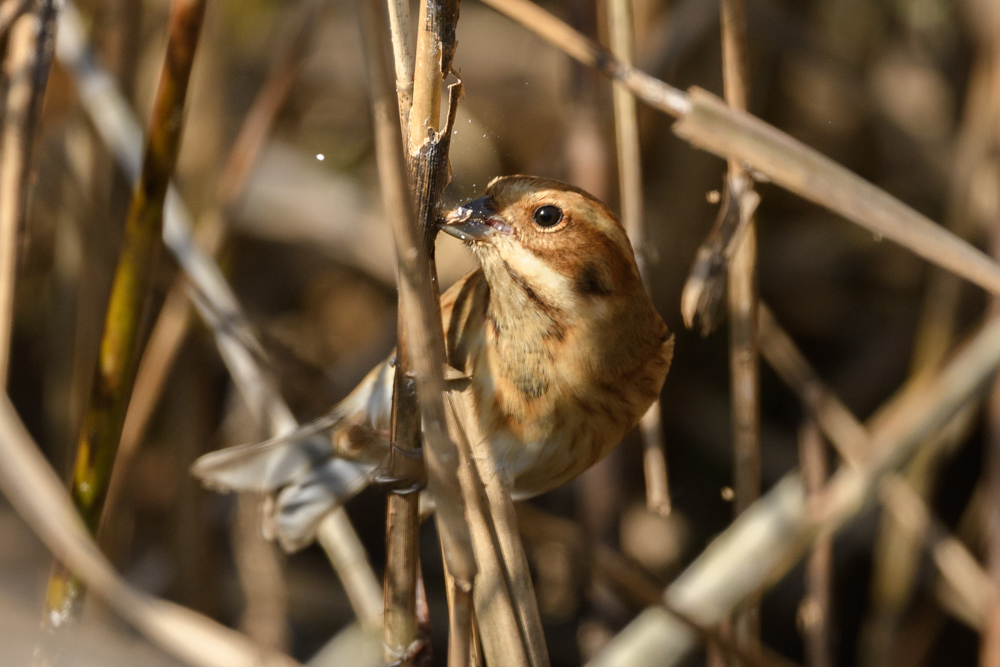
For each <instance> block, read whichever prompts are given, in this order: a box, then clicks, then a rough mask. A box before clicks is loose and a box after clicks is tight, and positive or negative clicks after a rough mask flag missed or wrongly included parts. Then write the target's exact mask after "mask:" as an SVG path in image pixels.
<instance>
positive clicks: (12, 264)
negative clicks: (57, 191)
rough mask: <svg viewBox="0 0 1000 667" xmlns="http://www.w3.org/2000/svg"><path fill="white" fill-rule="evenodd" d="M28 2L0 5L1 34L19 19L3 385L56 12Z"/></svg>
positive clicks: (11, 108) (7, 117)
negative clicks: (18, 266)
mask: <svg viewBox="0 0 1000 667" xmlns="http://www.w3.org/2000/svg"><path fill="white" fill-rule="evenodd" d="M28 4H29V3H26V2H20V3H16V2H10V1H9V2H7V3H5V4H4V5H2V6H0V33H3V32H5V29H4V24H3V21H4V20H6V21H7V25H8V26H9V25H11V24H12V23H11V22H13V21H14V19H15V18H17V17H19V18H17V20H16V22H13V27H12V28H11V31H10V39H9V43H8V45H7V57H6V58H5V59H4V66H3V69H4V76H5V77H6V85H7V97H6V100H5V101H4V111H3V128H2V130H0V132H2V134H0V142H2V143H0V146H2V153H0V384H2V385H3V386H5V387H6V385H7V374H8V371H9V366H10V343H11V332H12V330H13V326H14V284H15V279H16V275H17V257H18V248H20V246H21V243H20V240H19V236H20V233H21V230H22V228H23V227H24V221H25V217H26V215H27V208H28V190H29V187H28V182H29V178H28V175H29V172H30V170H31V157H32V152H33V151H32V148H33V145H34V138H35V129H36V127H37V125H38V118H39V116H40V115H41V112H42V96H43V95H44V93H45V86H46V83H47V82H48V79H49V67H50V66H51V64H52V31H53V30H54V29H55V20H56V13H57V11H58V7H57V3H56V2H55V0H44V1H43V2H39V3H37V8H36V9H35V10H34V11H33V12H30V13H24V12H25V11H26V10H27V8H28ZM4 9H7V10H8V12H9V13H7V14H5V13H4V11H3V10H4Z"/></svg>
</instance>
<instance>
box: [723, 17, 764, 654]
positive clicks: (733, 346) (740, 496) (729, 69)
mask: <svg viewBox="0 0 1000 667" xmlns="http://www.w3.org/2000/svg"><path fill="white" fill-rule="evenodd" d="M721 19H722V82H723V88H724V91H725V98H726V102H728V103H729V106H731V107H732V108H734V109H737V110H739V111H746V109H747V89H748V87H749V81H748V76H747V60H748V56H747V26H746V5H745V4H744V0H722V12H721ZM728 167H729V169H728V180H729V188H730V189H731V190H732V193H731V194H732V197H733V200H734V201H735V202H738V203H739V204H740V209H742V208H743V202H744V201H746V199H747V196H748V194H749V193H750V192H751V191H752V188H753V184H752V182H751V180H750V178H749V175H748V174H747V173H746V172H745V171H744V170H743V167H742V166H741V165H740V163H739V162H738V161H737V160H734V159H730V160H729V161H728ZM745 216H746V218H745V220H743V221H741V222H743V223H744V228H743V233H742V234H741V235H740V238H739V240H738V241H737V246H736V249H735V252H734V253H733V257H732V260H731V261H730V264H729V291H728V294H729V373H730V382H731V386H732V392H731V395H732V410H733V417H732V420H733V422H732V425H733V491H734V496H733V513H734V515H735V516H739V515H740V514H741V513H742V512H744V511H745V510H746V508H748V507H749V506H750V505H751V504H752V503H753V502H754V501H755V500H757V498H758V497H760V489H761V469H760V359H759V354H758V349H757V230H756V225H755V224H754V221H753V217H752V212H746V213H745ZM759 634H760V602H759V600H751V601H749V602H748V604H746V605H745V606H741V608H740V609H739V610H738V611H737V613H736V614H735V615H734V617H733V637H734V639H735V640H736V643H737V644H739V643H741V642H746V641H748V640H749V639H751V638H756V637H757V636H758V635H759Z"/></svg>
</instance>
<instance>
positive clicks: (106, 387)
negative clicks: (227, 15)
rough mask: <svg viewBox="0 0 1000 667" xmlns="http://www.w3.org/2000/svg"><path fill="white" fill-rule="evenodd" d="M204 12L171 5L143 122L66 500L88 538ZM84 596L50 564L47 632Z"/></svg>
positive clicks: (132, 357) (129, 378)
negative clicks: (138, 169) (134, 181)
mask: <svg viewBox="0 0 1000 667" xmlns="http://www.w3.org/2000/svg"><path fill="white" fill-rule="evenodd" d="M204 13H205V0H174V2H173V4H172V5H171V11H170V18H169V28H168V30H169V38H168V44H167V55H166V59H165V61H164V65H163V69H162V71H161V75H160V83H159V90H158V92H157V96H156V101H155V103H154V106H153V113H152V117H151V119H150V123H149V131H148V134H147V140H146V154H145V157H144V160H143V167H142V173H141V175H140V179H139V183H138V185H137V186H136V188H135V191H134V193H133V197H132V204H131V206H130V209H129V214H128V219H127V221H126V223H125V234H124V239H123V241H122V249H121V254H120V255H119V258H118V266H117V268H116V270H115V278H114V283H113V285H112V289H111V298H110V301H109V303H108V310H107V315H106V318H105V323H104V334H103V336H102V340H101V348H100V353H99V356H98V362H97V371H96V375H95V379H94V385H93V389H92V391H91V396H90V402H89V404H88V408H87V412H86V415H85V417H84V425H83V428H82V430H81V433H80V439H79V441H78V444H77V456H76V463H75V464H74V467H73V481H72V486H71V495H72V498H73V502H74V504H75V506H76V508H77V510H78V511H79V512H80V515H81V516H82V517H83V519H84V522H85V523H86V525H87V527H88V528H89V529H90V530H91V531H92V532H94V531H96V529H97V526H98V523H99V521H100V517H101V511H102V509H103V506H104V499H105V497H106V494H107V490H108V483H109V481H110V478H111V469H112V465H113V462H114V459H115V453H116V451H117V449H118V441H119V438H120V436H121V430H122V425H123V422H124V420H125V408H126V406H127V404H128V399H129V396H130V395H131V391H132V385H133V382H134V380H135V373H136V367H137V365H138V361H139V355H140V352H141V341H142V334H143V332H142V323H143V317H144V312H145V311H146V309H147V305H148V304H147V302H148V298H149V292H150V287H151V284H152V280H153V274H154V270H153V268H154V267H155V264H156V259H157V256H158V255H159V251H160V247H161V245H162V238H163V204H164V201H165V199H166V194H167V188H168V186H169V183H170V178H171V176H172V175H173V172H174V168H175V166H176V162H177V154H178V152H179V150H180V139H181V131H182V129H183V123H182V122H180V119H181V118H182V117H183V112H184V102H185V99H186V97H187V89H188V82H189V80H190V76H191V67H192V65H193V63H194V54H195V49H196V46H197V43H198V35H199V33H200V30H201V24H202V19H203V17H204ZM84 593H85V591H84V586H83V584H82V583H81V582H80V580H79V579H77V578H76V577H74V576H73V574H72V573H71V572H70V571H69V570H68V569H66V568H65V567H63V566H62V565H61V564H59V563H56V565H55V566H54V568H53V572H52V575H51V577H50V579H49V587H48V593H47V596H46V613H45V619H44V623H45V624H46V625H47V627H49V628H50V629H52V630H55V629H57V628H59V627H61V626H63V625H64V624H65V623H67V622H68V621H72V620H75V619H77V618H79V615H80V611H81V609H82V603H83V597H84Z"/></svg>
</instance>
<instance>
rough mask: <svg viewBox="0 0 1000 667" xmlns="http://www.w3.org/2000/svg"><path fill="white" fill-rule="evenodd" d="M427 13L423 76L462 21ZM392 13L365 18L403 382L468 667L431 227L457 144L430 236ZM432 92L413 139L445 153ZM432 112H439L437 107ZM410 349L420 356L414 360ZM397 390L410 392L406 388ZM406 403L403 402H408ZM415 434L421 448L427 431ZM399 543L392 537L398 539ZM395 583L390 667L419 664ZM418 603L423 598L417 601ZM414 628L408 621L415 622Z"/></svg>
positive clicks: (464, 577)
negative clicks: (414, 407)
mask: <svg viewBox="0 0 1000 667" xmlns="http://www.w3.org/2000/svg"><path fill="white" fill-rule="evenodd" d="M423 9H424V13H422V17H424V18H422V21H421V36H420V37H419V39H418V53H422V54H424V55H423V56H418V59H417V71H420V70H421V68H422V67H429V66H430V64H426V65H421V64H420V63H421V58H422V57H423V58H424V59H426V58H429V57H430V56H429V55H427V54H430V53H431V50H430V49H431V47H430V46H427V45H426V44H425V47H424V49H423V50H421V48H420V44H421V43H422V42H426V41H427V40H430V41H434V40H437V47H438V50H437V53H438V54H440V48H441V42H440V39H441V37H440V35H436V36H435V35H434V34H433V30H434V29H435V27H436V26H435V25H434V24H433V23H430V22H429V21H430V20H431V19H434V18H437V19H438V20H443V21H448V20H452V21H453V20H454V17H451V18H450V19H449V17H446V16H442V15H440V14H437V15H436V16H435V15H432V12H435V11H437V10H439V9H440V8H436V9H432V8H431V6H430V5H427V4H425V6H424V8H423ZM383 12H384V10H383V8H382V6H381V4H380V3H377V2H366V3H365V4H364V5H363V9H362V19H363V27H364V35H365V50H366V57H367V62H368V74H369V79H370V87H371V91H372V112H373V118H374V126H375V144H376V155H377V158H378V167H379V179H380V182H381V185H382V193H383V201H384V205H385V210H386V212H387V214H388V216H389V219H390V221H391V222H392V226H393V237H394V239H395V242H396V255H397V257H398V259H399V295H400V322H401V325H402V327H401V328H402V333H403V337H401V341H403V340H405V341H406V346H405V347H404V346H402V345H401V346H400V347H399V349H398V353H397V358H398V366H397V371H396V377H397V378H399V377H405V376H406V374H407V373H408V372H409V369H410V368H411V367H412V369H413V374H414V376H415V384H416V390H417V396H416V398H418V399H419V400H418V404H419V408H420V415H419V416H420V420H419V422H418V429H419V428H420V426H419V425H422V428H423V435H424V439H425V441H426V443H427V447H426V448H425V449H424V461H425V463H426V467H427V479H428V485H429V488H430V491H431V493H433V494H434V499H435V510H436V511H435V517H436V519H437V526H438V533H439V535H440V539H441V549H442V552H443V555H444V561H445V564H446V567H447V569H448V573H449V575H450V577H451V579H452V581H453V583H454V586H455V589H454V590H453V592H452V593H453V595H454V604H453V613H452V618H451V626H450V627H451V629H452V631H453V634H452V635H451V636H450V637H449V649H448V664H449V666H450V667H467V665H468V664H469V656H470V643H469V642H470V639H471V634H472V624H471V621H472V611H471V608H470V604H471V595H470V594H471V592H472V587H473V582H474V580H475V577H476V563H475V558H474V556H473V551H472V542H471V538H470V537H469V532H468V526H467V524H466V521H465V501H464V499H463V497H462V490H461V487H460V485H459V481H458V468H459V452H458V449H457V447H456V446H455V443H454V442H453V441H452V440H451V438H450V436H449V433H448V420H447V416H446V413H445V408H444V391H445V383H444V375H443V369H444V366H445V360H446V354H445V347H444V332H443V329H442V326H441V317H440V307H439V305H438V299H437V293H436V289H435V286H434V280H433V278H432V275H433V273H432V270H433V264H432V262H431V259H430V253H429V251H428V246H429V245H430V242H432V241H433V238H434V232H436V229H433V228H432V231H431V232H429V231H428V227H430V226H432V225H434V223H435V222H436V219H435V218H436V205H437V196H439V195H440V186H443V181H441V180H439V179H440V178H441V176H440V175H439V174H438V173H435V172H436V170H440V168H441V166H442V164H441V163H442V162H443V163H446V162H447V148H448V143H447V139H445V140H444V142H443V152H441V153H439V154H437V156H436V158H437V159H436V160H434V161H431V162H428V163H427V164H426V165H425V168H424V170H423V174H422V177H423V178H427V177H431V178H433V180H434V181H435V183H434V185H433V186H432V187H431V188H430V189H429V191H428V194H429V195H430V196H429V197H428V198H426V199H422V200H420V201H419V202H418V204H419V206H420V208H421V210H420V211H419V213H420V214H422V217H423V219H422V221H421V222H423V223H424V224H423V229H418V226H417V216H416V214H415V212H414V208H413V205H412V200H411V198H410V190H409V188H408V186H407V180H408V179H407V169H406V163H405V162H404V159H403V153H402V147H403V142H402V134H401V129H400V122H399V111H398V99H397V97H396V95H395V93H394V86H393V80H392V78H391V77H390V74H389V71H390V70H389V67H388V64H387V63H386V58H385V56H386V53H387V52H388V44H386V42H385V38H384V26H385V16H384V14H383ZM437 62H438V67H440V62H441V61H440V60H437ZM440 71H441V70H440V69H438V70H437V72H438V73H437V74H436V75H435V79H434V87H435V89H436V90H437V91H438V94H439V91H440V83H441V81H440ZM445 71H447V70H445ZM428 80H429V77H428ZM423 87H424V83H423V82H421V84H420V85H415V86H414V100H415V102H414V106H413V110H412V111H411V116H410V118H411V120H412V119H414V118H418V117H420V118H422V119H423V120H422V123H423V125H421V130H414V128H413V127H411V137H412V136H413V135H414V132H417V133H418V134H419V133H420V132H422V131H423V129H425V128H427V126H428V125H429V124H430V123H433V126H431V127H430V128H429V129H430V132H425V133H424V134H425V136H427V137H428V142H432V143H434V144H436V145H440V139H441V136H442V135H443V136H444V137H447V136H448V135H449V134H450V128H451V125H450V121H449V125H448V126H447V128H446V129H445V131H444V133H442V135H438V133H437V118H436V117H434V116H432V115H431V114H425V112H424V110H422V109H421V107H420V106H418V104H417V102H416V100H419V99H423V97H424V96H425V95H427V93H428V91H423V92H421V89H422V88H423ZM431 97H433V95H431ZM455 101H457V100H455ZM430 105H431V106H433V102H432V101H431V102H430ZM453 118H454V107H452V109H451V113H450V114H449V119H453ZM420 150H422V151H423V150H426V147H425V146H424V145H421V146H420ZM413 173H414V174H416V173H417V170H416V169H414V170H413ZM415 180H419V179H415ZM425 209H426V210H425ZM410 351H412V353H409V352H410ZM410 364H412V366H410ZM397 386H400V385H398V384H397ZM396 399H397V400H396V402H397V403H398V401H399V396H398V395H397V397H396ZM398 410H399V408H398V407H397V408H396V409H394V412H396V413H397V414H398ZM415 436H416V439H417V442H419V430H418V431H417V433H416V434H415ZM390 511H391V509H390ZM388 518H389V524H390V529H391V524H392V521H393V519H394V516H393V515H392V514H390V515H389V517H388ZM395 535H398V533H396V534H395ZM395 535H394V533H393V532H390V530H387V536H388V537H389V538H392V537H394V536H395ZM414 536H415V535H414ZM414 564H415V563H414ZM394 565H395V563H393V562H388V563H387V570H388V569H389V568H392V567H393V566H394ZM407 565H409V563H407ZM392 581H393V578H392V577H391V576H390V575H387V579H386V600H387V601H388V602H390V604H389V605H387V608H386V633H385V635H386V636H385V639H386V640H387V643H386V647H385V650H386V654H387V657H388V659H389V660H400V659H402V660H403V661H404V662H409V661H410V659H411V657H412V656H409V655H407V652H408V649H410V645H411V644H412V640H411V642H410V643H407V644H389V643H388V641H389V640H390V639H392V640H396V641H398V640H399V636H397V635H396V634H395V630H396V628H395V627H394V626H393V623H392V620H393V618H390V616H393V615H394V611H395V610H394V609H393V605H392V604H391V603H394V602H395V599H394V595H395V593H396V591H394V590H393V589H392V588H391V587H390V583H391V582H392ZM415 597H416V595H415V593H414V599H415ZM405 604H406V605H407V606H408V605H409V600H407V601H405ZM407 611H408V610H407ZM404 622H408V619H406V620H404ZM400 625H402V623H400Z"/></svg>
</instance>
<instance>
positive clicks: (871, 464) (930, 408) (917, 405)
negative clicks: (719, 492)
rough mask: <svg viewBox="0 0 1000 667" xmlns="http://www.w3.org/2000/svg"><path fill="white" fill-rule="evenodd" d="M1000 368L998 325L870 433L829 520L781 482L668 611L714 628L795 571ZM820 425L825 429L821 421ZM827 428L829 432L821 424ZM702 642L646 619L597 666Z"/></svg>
mask: <svg viewBox="0 0 1000 667" xmlns="http://www.w3.org/2000/svg"><path fill="white" fill-rule="evenodd" d="M998 365H1000V319H992V320H990V321H989V322H988V323H987V324H986V325H985V326H984V327H983V328H982V329H980V330H979V331H978V332H977V333H976V334H975V335H974V336H973V337H972V339H971V340H970V341H969V342H968V344H967V345H965V346H964V347H963V349H962V350H961V352H959V353H958V354H957V355H956V357H955V358H954V359H952V361H951V362H950V363H949V364H948V365H947V366H945V367H944V368H943V369H942V371H941V372H940V373H939V374H938V376H937V378H936V381H935V382H934V383H931V384H928V385H925V386H920V387H913V388H911V389H909V390H907V391H906V392H905V394H904V395H903V396H902V397H901V398H900V399H899V400H898V401H897V402H896V403H895V406H894V408H893V410H892V412H891V415H890V416H888V417H886V418H885V419H884V420H882V421H881V422H880V423H879V424H878V426H877V427H876V428H873V429H872V431H871V451H872V453H873V454H872V457H871V458H870V460H869V461H868V462H867V463H866V464H865V465H864V466H861V467H858V468H849V467H842V468H841V469H840V470H839V471H838V472H837V473H836V475H834V476H833V478H832V480H831V482H830V483H829V484H828V485H827V487H826V492H825V496H826V497H825V498H824V499H823V505H822V507H823V511H822V513H821V514H820V515H819V516H817V515H816V514H815V513H813V512H810V511H809V506H808V503H807V502H806V496H805V490H804V488H803V486H802V482H801V480H800V479H799V477H798V475H795V474H793V475H789V476H787V477H785V478H784V479H783V480H781V481H780V482H778V483H777V484H776V485H775V486H774V488H772V489H771V491H769V492H768V493H767V494H765V495H764V496H763V497H762V498H761V499H760V500H759V501H758V502H757V503H755V504H754V506H753V507H751V508H750V509H748V510H747V511H746V512H744V514H743V515H742V516H741V517H740V518H739V519H737V520H736V521H735V522H734V523H733V524H732V525H731V526H730V527H729V528H728V529H727V530H726V531H724V532H723V533H722V535H720V536H719V537H718V538H716V539H715V540H714V541H713V542H712V543H711V544H710V545H709V546H708V548H707V549H706V550H705V551H704V552H703V553H702V555H701V556H699V557H698V558H697V559H696V560H695V562H694V563H692V564H691V565H690V566H689V567H688V568H687V570H685V572H684V573H683V574H682V575H681V576H680V577H679V578H678V579H677V580H675V582H674V583H673V584H671V585H670V586H669V587H668V588H667V590H666V592H665V594H664V596H665V597H664V599H665V601H666V603H667V604H668V605H669V606H670V607H671V608H673V609H676V610H677V611H679V612H681V613H683V614H685V615H686V616H689V617H690V618H692V619H693V620H694V621H695V622H697V623H699V624H704V625H711V624H713V623H715V622H718V620H720V619H721V618H723V617H724V616H725V615H726V614H728V613H729V612H730V611H731V610H732V609H733V608H734V607H735V606H736V605H737V604H739V603H740V602H742V601H743V600H745V599H746V598H747V596H749V595H752V594H754V593H755V592H756V591H758V590H760V589H761V587H763V586H766V585H767V584H768V583H770V582H773V581H776V580H777V578H778V577H780V576H781V575H782V574H784V573H785V572H787V571H788V569H789V568H790V567H792V565H794V564H795V562H796V561H797V560H798V559H799V557H800V556H801V554H802V552H803V550H804V549H805V548H806V547H807V546H808V545H809V544H810V543H811V542H812V541H813V540H815V539H816V537H817V535H819V534H820V533H822V532H828V531H832V530H834V529H836V528H837V527H838V526H840V525H841V524H843V522H844V521H846V520H847V519H848V518H850V517H851V516H853V515H854V514H856V513H857V512H858V511H859V510H860V509H861V508H862V506H863V505H864V503H865V501H866V500H867V499H868V498H869V497H870V496H871V494H872V492H873V490H874V488H875V486H876V483H877V482H878V481H879V480H880V479H881V478H882V477H883V476H884V475H885V474H886V473H888V472H890V471H892V470H894V469H897V468H898V467H899V466H901V465H903V464H904V463H905V462H906V461H907V460H909V459H910V458H912V456H913V455H914V454H915V452H916V451H917V450H919V448H920V446H921V445H922V443H924V442H925V441H926V439H927V437H928V436H929V435H931V434H933V433H935V432H936V431H937V430H939V429H940V428H941V427H942V426H944V425H945V424H947V422H948V421H949V420H950V419H951V417H952V416H954V415H955V414H956V413H957V412H958V411H959V410H960V409H961V407H962V406H963V405H964V404H965V402H966V401H968V400H969V399H970V398H971V397H973V396H974V395H976V394H977V392H979V391H980V390H981V389H982V386H983V383H984V382H985V381H986V380H987V379H988V378H989V377H990V376H991V375H992V374H993V373H994V371H995V370H996V368H997V366H998ZM817 421H819V420H817ZM820 424H821V425H822V422H821V421H820ZM695 645H696V637H695V636H694V635H693V634H692V632H691V631H690V630H689V629H687V628H684V627H683V626H682V625H680V624H679V623H677V622H676V621H672V620H671V619H670V618H669V616H665V615H664V614H658V613H656V612H652V611H649V610H647V611H646V612H643V613H642V614H640V616H639V617H638V618H637V619H636V620H634V621H633V622H632V623H631V624H630V625H629V626H628V627H626V629H625V630H624V631H623V632H622V633H620V634H619V635H618V637H616V638H615V639H614V640H613V641H612V642H611V644H609V646H608V647H607V648H606V649H605V651H604V652H603V653H601V654H600V655H598V656H597V658H595V660H593V661H592V664H593V665H600V666H602V667H603V666H605V665H625V664H629V665H633V666H634V665H647V664H648V665H653V664H657V665H665V664H666V665H670V664H676V663H677V661H678V660H680V659H681V658H682V657H683V656H685V655H687V654H688V653H689V652H690V651H691V650H692V649H693V648H694V647H695Z"/></svg>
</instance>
